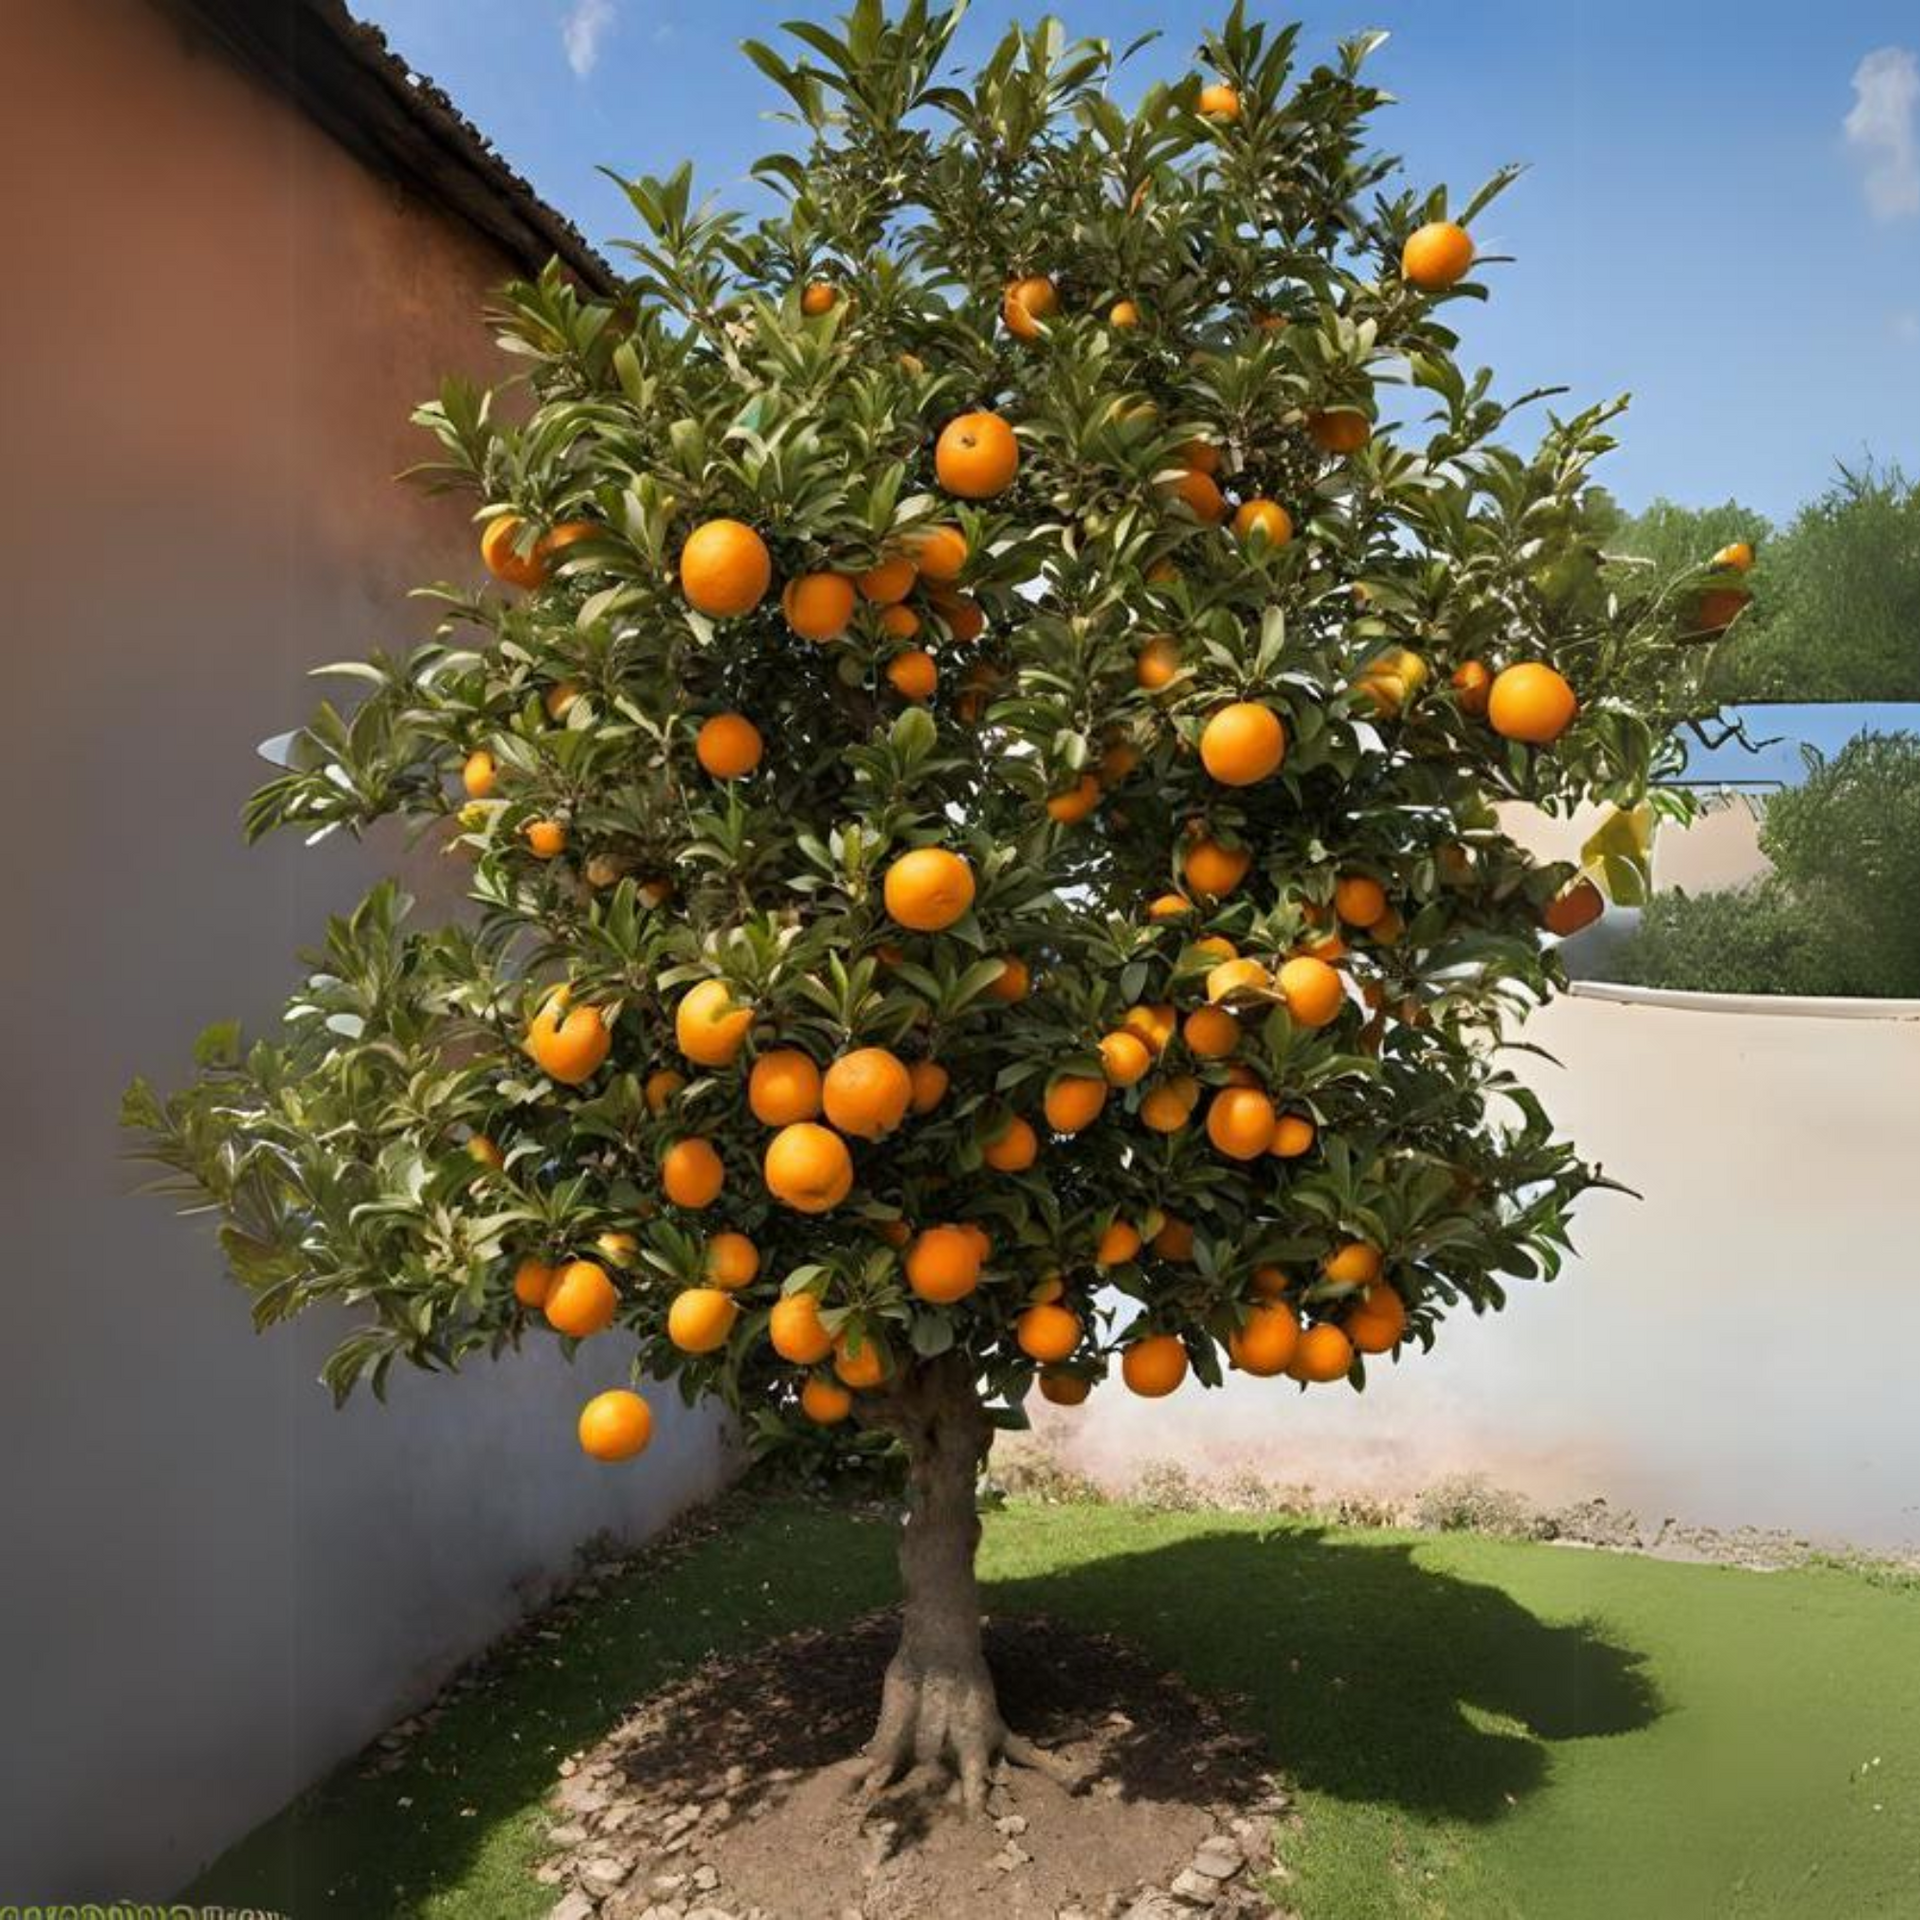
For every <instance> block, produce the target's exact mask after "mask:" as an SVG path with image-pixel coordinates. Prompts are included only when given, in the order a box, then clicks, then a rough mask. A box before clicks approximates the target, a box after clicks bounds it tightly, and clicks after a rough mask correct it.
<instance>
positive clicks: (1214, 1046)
mask: <svg viewBox="0 0 1920 1920" xmlns="http://www.w3.org/2000/svg"><path fill="white" fill-rule="evenodd" d="M1180 1037H1181V1038H1182V1039H1183V1040H1185V1041H1186V1043H1187V1050H1188V1051H1189V1052H1190V1053H1192V1054H1194V1055H1196V1056H1197V1057H1198V1058H1200V1059H1202V1060H1224V1059H1225V1058H1226V1057H1227V1055H1228V1054H1230V1053H1232V1052H1233V1051H1234V1050H1235V1049H1236V1048H1238V1046H1239V1045H1240V1023H1239V1022H1238V1021H1237V1020H1236V1019H1235V1018H1234V1017H1233V1015H1232V1014H1230V1013H1229V1012H1228V1011H1227V1010H1226V1008H1225V1007H1195V1008H1194V1010H1193V1011H1192V1012H1191V1013H1190V1014H1188V1015H1187V1018H1186V1024H1185V1025H1184V1026H1183V1027H1182V1028H1181V1029H1180Z"/></svg>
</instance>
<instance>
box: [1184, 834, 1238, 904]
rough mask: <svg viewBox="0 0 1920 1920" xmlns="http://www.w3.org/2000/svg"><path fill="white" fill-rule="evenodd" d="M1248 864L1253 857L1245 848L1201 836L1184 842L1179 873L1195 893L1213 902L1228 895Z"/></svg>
mask: <svg viewBox="0 0 1920 1920" xmlns="http://www.w3.org/2000/svg"><path fill="white" fill-rule="evenodd" d="M1252 865H1253V855H1252V854H1251V853H1249V852H1248V851H1247V849H1246V848H1245V847H1225V846H1222V845H1221V844H1220V842H1219V841H1218V840H1215V839H1213V838H1212V837H1211V836H1208V835H1204V834H1203V835H1202V836H1201V837H1200V838H1199V839H1198V840H1194V841H1191V842H1189V843H1188V846H1187V848H1186V851H1185V853H1184V854H1183V855H1182V856H1181V861H1180V873H1181V877H1182V878H1183V879H1184V880H1185V881H1186V883H1187V885H1188V886H1190V887H1191V888H1192V889H1193V890H1194V892H1195V893H1200V894H1205V895H1207V896H1208V897H1209V898H1210V899H1216V900H1217V899H1219V898H1221V897H1222V896H1223V895H1225V894H1229V893H1231V892H1232V891H1233V890H1234V888H1235V887H1237V886H1238V885H1239V884H1240V882H1241V881H1242V880H1244V879H1245V878H1246V877H1247V869H1248V868H1249V867H1251V866H1252Z"/></svg>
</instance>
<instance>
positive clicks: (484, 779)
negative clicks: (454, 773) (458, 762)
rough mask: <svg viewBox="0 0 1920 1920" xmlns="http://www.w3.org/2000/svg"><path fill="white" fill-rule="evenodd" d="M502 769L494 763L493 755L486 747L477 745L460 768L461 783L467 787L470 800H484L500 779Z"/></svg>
mask: <svg viewBox="0 0 1920 1920" xmlns="http://www.w3.org/2000/svg"><path fill="white" fill-rule="evenodd" d="M499 777H500V769H499V768H498V767H497V766H496V765H495V764H494V759H493V755H492V754H490V753H489V752H487V750H486V749H485V748H484V747H476V748H475V749H474V750H473V752H471V753H470V754H468V755H467V758H466V764H465V765H464V766H462V767H461V769H460V784H461V786H462V787H464V788H465V789H466V794H467V798H468V799H469V800H484V799H485V798H486V797H487V795H488V794H490V793H491V792H492V791H493V789H494V785H495V783H496V782H497V781H498V780H499Z"/></svg>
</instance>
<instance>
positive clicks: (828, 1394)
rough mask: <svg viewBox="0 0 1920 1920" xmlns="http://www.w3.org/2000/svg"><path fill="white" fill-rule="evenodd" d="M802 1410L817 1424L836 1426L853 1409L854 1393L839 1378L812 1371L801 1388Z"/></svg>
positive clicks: (820, 1425)
mask: <svg viewBox="0 0 1920 1920" xmlns="http://www.w3.org/2000/svg"><path fill="white" fill-rule="evenodd" d="M800 1411H801V1412H802V1413H804V1414H805V1415H806V1416H807V1418H808V1419H809V1420H811V1421H812V1422H813V1423H814V1425H815V1426H818V1427H836V1426H838V1425H839V1424H840V1422H841V1421H842V1420H844V1419H845V1418H846V1417H847V1415H848V1414H850V1413H851V1412H852V1411H853V1395H852V1394H850V1393H849V1392H848V1391H847V1390H846V1388H845V1387H843V1386H842V1385H841V1384H840V1382H839V1381H838V1380H830V1379H829V1378H828V1377H827V1376H826V1375H825V1374H824V1373H810V1374H808V1375H807V1379H806V1384H805V1385H804V1386H803V1387H802V1388H801V1389H800Z"/></svg>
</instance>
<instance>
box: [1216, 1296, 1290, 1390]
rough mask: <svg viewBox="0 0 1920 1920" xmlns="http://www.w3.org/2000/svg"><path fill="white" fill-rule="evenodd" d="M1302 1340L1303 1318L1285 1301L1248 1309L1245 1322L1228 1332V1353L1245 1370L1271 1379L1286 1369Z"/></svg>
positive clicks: (1257, 1376) (1236, 1364)
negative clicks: (1301, 1323) (1301, 1321)
mask: <svg viewBox="0 0 1920 1920" xmlns="http://www.w3.org/2000/svg"><path fill="white" fill-rule="evenodd" d="M1299 1341H1300V1319H1299V1316H1298V1315H1297V1314H1296V1313H1295V1312H1294V1310H1293V1309H1292V1308H1291V1307H1290V1306H1288V1305H1286V1303H1285V1302H1284V1301H1279V1300H1272V1301H1268V1302H1266V1303H1264V1304H1263V1305H1261V1306H1257V1307H1252V1308H1249V1309H1248V1312H1247V1317H1246V1320H1245V1322H1244V1323H1243V1324H1242V1325H1240V1326H1238V1327H1236V1328H1235V1329H1234V1331H1233V1332H1232V1333H1230V1334H1229V1335H1228V1336H1227V1357H1228V1358H1229V1359H1230V1360H1232V1362H1233V1364H1234V1365H1235V1366H1236V1367H1238V1368H1239V1369H1240V1371H1241V1372H1242V1373H1250V1374H1252V1375H1254V1376H1255V1378H1257V1379H1261V1380H1270V1379H1272V1377H1273V1376H1274V1375H1275V1374H1276V1373H1284V1372H1285V1371H1286V1369H1287V1362H1288V1361H1289V1360H1291V1359H1292V1358H1293V1350H1294V1348H1295V1347H1296V1346H1297V1345H1298V1344H1299Z"/></svg>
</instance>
